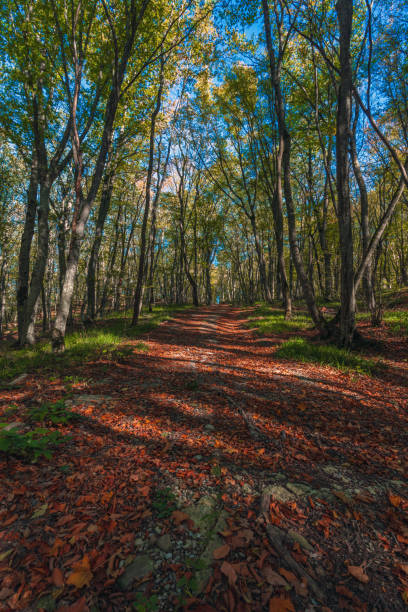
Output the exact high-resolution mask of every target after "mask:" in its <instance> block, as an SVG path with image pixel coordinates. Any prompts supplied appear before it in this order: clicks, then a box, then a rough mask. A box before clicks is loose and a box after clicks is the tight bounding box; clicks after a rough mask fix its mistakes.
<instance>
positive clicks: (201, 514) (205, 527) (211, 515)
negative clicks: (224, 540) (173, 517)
mask: <svg viewBox="0 0 408 612" xmlns="http://www.w3.org/2000/svg"><path fill="white" fill-rule="evenodd" d="M216 507H217V501H216V499H215V498H214V497H212V496H210V495H206V496H204V497H201V499H200V500H199V501H198V502H197V504H196V505H195V506H192V507H190V508H186V513H187V514H188V515H189V517H190V518H191V519H192V521H194V524H195V525H196V527H198V529H199V530H200V531H201V532H204V533H205V532H207V531H209V530H210V529H211V527H212V526H213V525H214V523H215V522H216V520H217V516H218V515H217V513H216Z"/></svg>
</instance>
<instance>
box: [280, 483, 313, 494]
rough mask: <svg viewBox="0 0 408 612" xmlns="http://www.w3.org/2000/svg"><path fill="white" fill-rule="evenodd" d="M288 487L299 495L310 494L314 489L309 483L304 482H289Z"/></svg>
mask: <svg viewBox="0 0 408 612" xmlns="http://www.w3.org/2000/svg"><path fill="white" fill-rule="evenodd" d="M286 488H287V489H289V491H292V493H294V494H295V495H296V496H297V497H302V496H303V495H309V493H310V492H311V490H312V489H311V488H310V487H309V486H308V485H305V484H302V483H301V482H288V483H287V485H286Z"/></svg>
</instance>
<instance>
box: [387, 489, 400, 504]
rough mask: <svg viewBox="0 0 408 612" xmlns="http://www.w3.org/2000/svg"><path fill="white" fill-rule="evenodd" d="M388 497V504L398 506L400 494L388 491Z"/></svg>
mask: <svg viewBox="0 0 408 612" xmlns="http://www.w3.org/2000/svg"><path fill="white" fill-rule="evenodd" d="M388 499H389V500H390V504H391V505H392V506H394V508H398V506H400V505H401V503H402V497H401V496H400V495H394V494H393V493H391V492H388Z"/></svg>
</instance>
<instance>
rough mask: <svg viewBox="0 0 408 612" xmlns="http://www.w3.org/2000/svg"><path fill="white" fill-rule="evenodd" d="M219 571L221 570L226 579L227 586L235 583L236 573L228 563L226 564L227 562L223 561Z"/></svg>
mask: <svg viewBox="0 0 408 612" xmlns="http://www.w3.org/2000/svg"><path fill="white" fill-rule="evenodd" d="M220 569H221V572H222V573H223V574H224V576H226V577H227V578H228V582H229V584H231V585H232V584H235V583H236V581H237V578H238V576H237V572H236V571H235V570H234V568H233V567H232V565H231V564H230V563H228V562H227V561H224V562H223V564H222V565H221V568H220Z"/></svg>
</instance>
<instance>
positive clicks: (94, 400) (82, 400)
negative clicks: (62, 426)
mask: <svg viewBox="0 0 408 612" xmlns="http://www.w3.org/2000/svg"><path fill="white" fill-rule="evenodd" d="M111 399H112V397H111V396H110V395H87V394H85V395H78V397H76V398H75V399H74V404H105V403H106V402H108V401H110V400H111Z"/></svg>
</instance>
